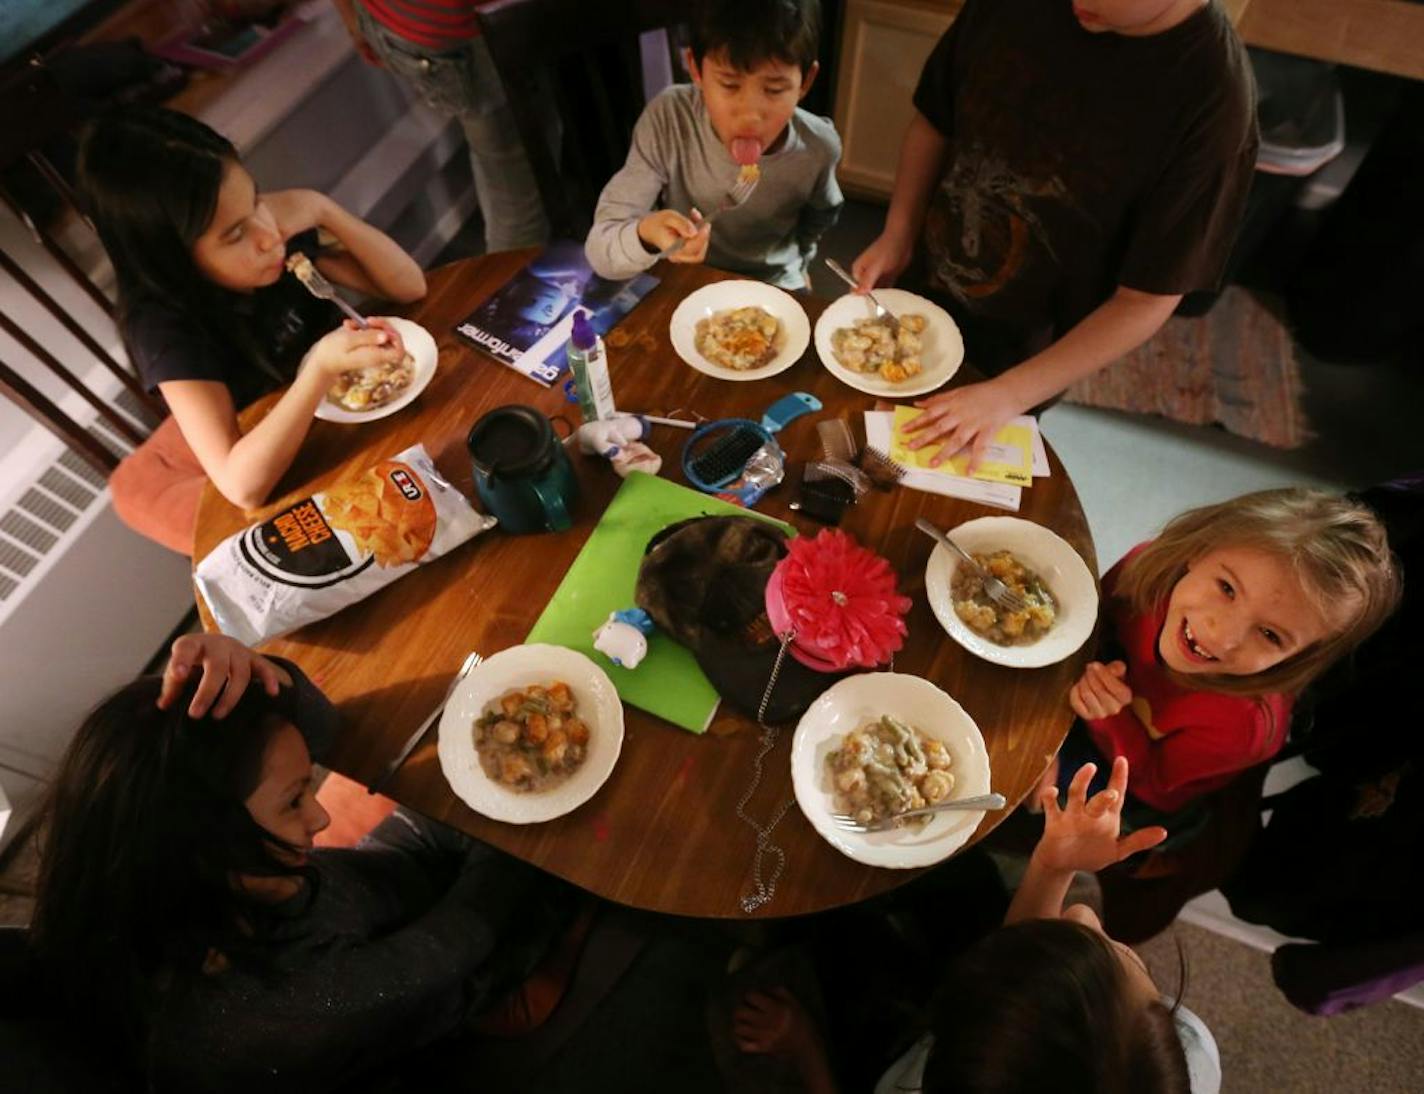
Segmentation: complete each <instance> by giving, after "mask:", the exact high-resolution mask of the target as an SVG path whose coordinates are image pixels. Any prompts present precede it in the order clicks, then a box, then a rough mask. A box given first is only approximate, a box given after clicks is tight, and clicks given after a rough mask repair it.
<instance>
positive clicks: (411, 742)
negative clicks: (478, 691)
mask: <svg viewBox="0 0 1424 1094" xmlns="http://www.w3.org/2000/svg"><path fill="white" fill-rule="evenodd" d="M483 660H484V658H483V657H482V656H481V655H480V654H478V653H475V652H474V651H471V652H470V655H469V656H468V657H466V658H465V663H464V664H463V665H461V666H460V671H459V672H457V673H456V674H455V679H453V680H451V681H450V686H449V687H448V688H446V689H445V698H443V699H441V700H440V705H439V706H437V707H436V708H435V709H434V710H432V711H431V712H430V716H429V717H428V718H426V719H425V721H423V722H421V723H420V725H419V726H417V727H416V730H415V732H414V733H412V734H411V735H410V737H409V738H407V740H406V742H405V744H403V745H401V750H400V751H399V752H397V753H396V758H395V759H394V760H392V761H391V762H390V763H388V764H387V765H386V769H385V770H384V771H382V772H381V773H380V775H378V776H377V777H376V781H375V782H373V783H371V784H370V785H369V786H368V787H366V793H368V794H377V793H380V790H381V787H383V786H385V785H386V783H387V782H388V781H389V780H390V777H391V776H392V775H394V774H395V773H396V772H397V771H399V770H400V765H401V764H403V763H405V761H406V757H408V756H409V755H410V754H411V753H412V752H414V751H415V746H416V745H417V744H419V743H420V739H421V738H422V737H424V736H425V732H426V730H428V729H429V728H430V726H431V724H432V723H433V722H434V721H435V720H436V719H437V718H439V717H440V715H441V713H443V712H444V710H445V707H446V705H447V704H448V703H449V702H450V696H452V695H454V694H455V689H456V688H457V687H459V685H460V681H461V680H463V679H464V678H465V677H466V676H469V675H470V670H471V669H473V668H474V667H475V666H476V665H478V664H479V663H480V662H481V661H483Z"/></svg>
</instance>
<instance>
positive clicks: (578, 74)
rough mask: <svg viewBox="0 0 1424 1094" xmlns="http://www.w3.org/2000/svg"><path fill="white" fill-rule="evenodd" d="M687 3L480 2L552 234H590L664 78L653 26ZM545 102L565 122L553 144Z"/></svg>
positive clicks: (671, 22) (668, 25)
mask: <svg viewBox="0 0 1424 1094" xmlns="http://www.w3.org/2000/svg"><path fill="white" fill-rule="evenodd" d="M687 8H688V5H687V4H686V2H685V0H681V2H679V0H621V2H620V3H616V4H606V3H605V4H593V3H589V2H588V0H495V2H494V3H489V4H483V5H481V6H480V8H479V9H478V13H477V14H478V18H479V21H480V30H481V33H482V34H483V35H484V39H485V43H486V45H488V47H489V51H490V56H491V58H492V59H493V61H494V66H495V70H496V71H497V72H498V73H499V78H500V81H501V83H503V85H504V89H505V94H506V96H507V97H508V99H509V104H510V109H511V111H512V112H513V114H514V121H515V124H516V126H517V127H518V129H519V133H520V137H521V139H522V140H523V143H524V148H525V151H526V153H527V154H528V156H529V162H530V165H531V166H532V167H533V169H534V177H535V179H536V180H537V183H538V186H539V196H540V197H541V199H542V200H543V202H544V209H545V212H546V213H547V214H548V217H549V223H550V226H551V227H552V229H553V231H554V234H555V235H556V236H562V237H567V238H573V239H582V238H583V237H584V236H585V235H586V234H587V233H588V229H589V227H590V226H591V225H592V223H593V210H594V205H595V204H596V202H597V200H598V195H599V192H600V191H601V190H602V189H603V186H604V183H606V182H607V181H608V179H609V178H611V177H612V176H613V174H614V172H616V171H617V170H618V169H619V168H620V167H622V166H623V161H624V158H625V157H626V156H627V153H628V146H629V144H630V142H631V140H632V134H633V126H634V124H635V123H636V122H637V120H638V116H639V115H640V114H641V113H642V111H643V107H644V106H646V105H647V102H648V100H649V99H650V98H652V97H653V95H655V94H657V92H658V91H660V90H662V87H663V86H665V84H666V83H669V82H671V78H670V77H671V71H672V66H671V63H670V61H671V48H672V45H671V40H670V38H669V37H668V36H666V35H662V34H655V33H653V32H658V31H668V30H670V29H673V28H678V27H680V25H681V24H682V22H683V21H684V19H685V17H686V13H687ZM550 95H552V96H553V99H554V102H553V103H552V104H549V103H547V102H546V101H545V100H547V99H548V97H549V96H550ZM550 105H552V106H553V107H554V108H555V109H556V110H557V112H558V116H559V118H560V120H561V121H562V129H563V135H562V141H561V147H559V148H552V147H550V143H549V140H548V137H547V136H546V133H545V127H544V126H543V125H542V124H541V107H543V108H544V109H547V108H548V106H550Z"/></svg>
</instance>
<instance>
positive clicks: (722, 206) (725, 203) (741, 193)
mask: <svg viewBox="0 0 1424 1094" xmlns="http://www.w3.org/2000/svg"><path fill="white" fill-rule="evenodd" d="M760 181H761V176H760V175H759V174H758V175H757V176H756V177H755V178H743V177H742V176H741V174H740V173H738V175H737V181H736V182H735V183H733V184H732V188H731V189H730V190H728V191H727V192H726V193H725V194H723V195H722V200H721V201H720V202H718V204H717V208H715V209H713V210H712V212H711V214H710V215H708V216H705V217H703V218H702V225H704V226H705V225H710V224H711V223H712V222H713V221H714V220H716V219H717V218H718V217H719V216H721V215H722V214H723V213H725V212H726V211H727V210H728V209H735V208H736V207H737V206H738V205H741V204H742V203H743V202H744V201H746V200H747V198H749V197H751V196H752V191H753V190H755V189H756V186H757V183H758V182H760ZM693 212H694V213H695V212H696V210H695V209H694V210H693ZM686 246H687V237H686V236H684V237H683V238H682V239H679V240H675V241H674V242H673V243H671V244H670V245H669V246H667V247H664V248H663V249H662V250H661V251H659V252H658V253H657V256H656V258H657V259H663V258H667V257H668V256H669V255H675V254H677V252H678V251H680V250H682V249H683V248H684V247H686ZM655 261H656V259H655Z"/></svg>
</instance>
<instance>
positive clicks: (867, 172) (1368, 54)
mask: <svg viewBox="0 0 1424 1094" xmlns="http://www.w3.org/2000/svg"><path fill="white" fill-rule="evenodd" d="M1064 2H1065V3H1066V2H1067V0H1064ZM1223 3H1224V5H1225V7H1226V11H1227V14H1228V15H1230V17H1231V20H1232V22H1234V23H1235V24H1236V28H1237V30H1238V32H1239V33H1240V34H1241V38H1242V40H1243V41H1244V42H1246V44H1247V45H1252V46H1261V47H1263V48H1265V49H1273V50H1278V51H1280V52H1284V53H1296V54H1300V55H1302V56H1306V57H1317V58H1320V59H1322V60H1327V61H1335V62H1337V63H1340V64H1348V65H1355V66H1358V67H1360V68H1368V69H1373V70H1375V71H1378V72H1389V73H1393V74H1395V75H1398V76H1406V77H1413V78H1416V79H1420V78H1424V4H1417V3H1409V2H1406V0H1223ZM963 6H964V0H846V5H845V18H844V20H843V21H842V24H841V53H840V62H839V64H838V65H837V69H836V72H837V77H836V107H835V119H836V126H837V128H838V129H839V130H840V134H841V139H842V141H843V142H844V144H845V152H844V155H843V156H842V157H841V166H840V181H841V185H842V186H843V187H844V188H845V189H846V191H847V192H849V193H851V194H853V195H854V196H856V197H860V198H870V199H879V200H885V199H888V198H889V196H890V191H891V190H892V189H893V188H894V183H895V164H896V161H897V160H898V158H899V153H900V140H901V138H902V137H904V135H905V127H906V126H907V125H908V124H909V122H910V118H911V115H912V113H913V111H914V105H913V103H912V102H911V97H912V96H913V95H914V92H915V85H916V83H918V82H919V78H920V69H921V68H922V67H923V66H924V63H925V58H926V57H928V56H929V53H930V50H931V49H933V48H934V44H935V43H936V42H937V41H939V37H940V35H942V34H943V33H944V32H945V30H946V29H947V28H948V27H949V24H950V23H951V22H953V20H954V16H955V15H956V14H957V13H958V12H959V9H960V8H961V7H963Z"/></svg>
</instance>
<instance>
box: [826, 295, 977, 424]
mask: <svg viewBox="0 0 1424 1094" xmlns="http://www.w3.org/2000/svg"><path fill="white" fill-rule="evenodd" d="M875 299H877V300H878V301H880V304H881V306H882V307H883V308H885V309H886V310H887V311H888V312H889V313H890V314H891V315H892V316H894V317H895V318H896V319H897V320H898V321H899V330H898V332H896V331H894V330H893V329H892V325H891V324H890V323H889V322H888V321H887V320H885V319H877V318H875V308H874V306H873V305H872V304H871V303H870V301H869V300H868V299H866V297H864V296H861V295H859V294H857V293H846V295H845V296H842V297H841V298H840V299H839V300H836V301H835V302H834V303H832V304H830V305H829V306H828V307H827V308H826V310H825V311H823V312H822V313H821V318H820V319H818V320H816V355H817V356H818V357H820V358H821V364H823V365H825V366H826V369H827V371H829V372H830V373H831V375H833V376H835V377H836V379H838V380H840V381H841V382H842V383H844V384H848V385H850V386H851V387H853V388H855V389H856V390H857V391H864V392H867V393H869V394H871V395H879V396H881V397H882V398H886V399H900V398H905V397H907V396H910V395H924V394H925V393H926V392H930V391H934V390H935V389H936V388H938V387H940V386H942V385H943V384H945V383H946V382H948V380H949V379H950V377H952V376H953V375H954V374H955V373H956V372H958V371H959V366H960V364H961V363H962V362H963V361H964V339H963V338H961V337H960V334H959V327H958V326H956V325H955V322H954V320H953V319H951V318H950V316H949V313H948V312H947V311H945V310H944V309H943V308H941V307H940V306H939V305H938V304H936V303H934V302H933V301H930V300H926V299H925V298H924V297H923V296H917V295H915V294H914V293H912V292H907V291H905V290H904V289H876V290H875Z"/></svg>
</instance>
